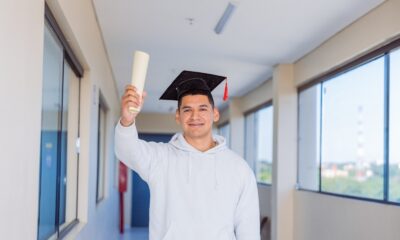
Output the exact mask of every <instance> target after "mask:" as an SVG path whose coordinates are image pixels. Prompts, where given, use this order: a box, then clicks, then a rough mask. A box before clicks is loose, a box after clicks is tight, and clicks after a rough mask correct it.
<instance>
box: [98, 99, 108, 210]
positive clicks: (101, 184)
mask: <svg viewBox="0 0 400 240" xmlns="http://www.w3.org/2000/svg"><path fill="white" fill-rule="evenodd" d="M98 111H99V112H98V125H97V134H98V135H97V188H96V189H97V190H96V202H100V201H101V200H103V198H104V190H105V164H106V154H105V152H106V143H105V141H106V119H107V117H106V116H107V115H106V114H107V108H106V105H105V103H104V100H103V97H102V95H101V94H100V96H99V107H98Z"/></svg>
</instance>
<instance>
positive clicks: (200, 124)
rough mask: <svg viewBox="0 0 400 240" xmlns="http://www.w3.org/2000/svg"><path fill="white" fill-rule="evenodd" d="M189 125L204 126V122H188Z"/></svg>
mask: <svg viewBox="0 0 400 240" xmlns="http://www.w3.org/2000/svg"><path fill="white" fill-rule="evenodd" d="M188 126H189V127H202V126H204V123H188Z"/></svg>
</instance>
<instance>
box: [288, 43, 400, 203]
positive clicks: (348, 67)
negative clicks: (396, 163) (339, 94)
mask: <svg viewBox="0 0 400 240" xmlns="http://www.w3.org/2000/svg"><path fill="white" fill-rule="evenodd" d="M396 50H398V51H400V37H398V38H396V39H394V40H393V39H392V40H391V41H389V42H387V43H386V44H383V45H380V46H378V47H376V48H373V49H371V50H370V51H368V52H366V53H364V54H362V55H360V56H357V57H355V58H353V59H352V60H349V61H347V62H344V63H343V64H340V65H338V66H336V67H334V68H332V69H331V70H330V71H327V72H325V73H322V74H320V75H319V76H316V77H315V78H313V79H311V81H310V82H308V83H305V84H303V85H300V86H299V87H298V88H297V97H298V100H299V98H300V93H301V92H302V91H304V90H306V89H309V88H311V87H314V86H316V85H318V84H320V87H322V84H323V83H324V82H327V81H331V80H334V78H335V77H338V76H340V75H342V74H345V73H347V72H349V71H352V70H354V69H357V68H359V67H362V66H363V65H365V64H368V63H370V62H372V61H374V60H376V59H378V58H380V57H383V59H384V69H383V70H384V76H383V79H384V83H383V84H384V87H383V88H384V93H383V94H384V95H383V98H384V99H383V102H384V106H383V107H384V110H383V112H384V120H383V126H382V127H383V128H384V130H383V132H384V138H383V141H384V143H383V145H384V146H383V151H384V153H383V158H384V159H383V160H384V166H383V198H382V199H373V198H368V197H360V196H352V195H346V194H340V193H333V192H328V191H323V190H322V189H321V186H322V184H321V181H322V180H321V166H322V158H321V153H320V155H319V156H318V157H319V159H318V162H319V167H318V168H319V173H318V174H319V183H318V190H312V189H306V188H302V187H301V184H300V179H299V177H300V173H299V166H300V157H299V148H297V177H296V179H297V183H296V189H297V190H300V191H307V192H313V193H319V194H324V195H329V196H335V197H341V198H347V199H354V200H362V201H367V202H374V203H381V204H387V205H396V206H400V202H393V201H390V200H389V188H390V187H389V134H390V132H389V131H390V129H389V127H390V126H389V117H390V115H389V98H390V89H389V84H390V54H391V53H392V52H394V51H396ZM321 91H322V90H321ZM320 101H322V94H321V99H320ZM298 102H299V101H298ZM320 107H321V108H322V105H321V106H320ZM321 116H322V111H320V117H319V122H320V126H322V117H321ZM299 119H300V105H297V125H298V126H297V134H298V136H300V135H299V132H300V128H299ZM319 138H320V139H319V144H320V145H321V141H322V138H321V136H319ZM297 145H299V143H297ZM320 147H321V146H319V148H320Z"/></svg>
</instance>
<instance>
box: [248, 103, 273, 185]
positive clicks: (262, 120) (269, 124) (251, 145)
mask: <svg viewBox="0 0 400 240" xmlns="http://www.w3.org/2000/svg"><path fill="white" fill-rule="evenodd" d="M245 129H246V136H245V138H246V151H245V155H246V160H247V161H248V162H249V163H250V165H251V166H253V169H254V171H255V174H256V178H257V181H258V182H261V183H268V184H271V183H272V136H273V107H272V104H271V103H268V104H266V105H265V106H263V107H261V108H259V109H257V110H255V111H252V112H250V113H247V114H246V116H245Z"/></svg>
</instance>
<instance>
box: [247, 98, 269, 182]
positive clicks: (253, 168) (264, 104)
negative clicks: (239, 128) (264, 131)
mask: <svg viewBox="0 0 400 240" xmlns="http://www.w3.org/2000/svg"><path fill="white" fill-rule="evenodd" d="M268 107H273V101H272V99H270V100H268V101H266V102H264V103H262V104H260V105H257V106H255V107H253V108H250V109H249V110H247V111H245V112H244V113H243V116H244V138H245V141H244V156H245V158H247V154H248V149H249V148H248V141H247V139H246V137H247V135H248V132H247V131H248V129H247V127H246V119H247V117H248V116H249V115H251V114H254V113H256V112H257V111H259V110H261V109H264V108H268ZM273 121H274V119H273V118H272V124H273ZM272 145H273V144H272ZM271 147H272V148H273V146H271ZM272 151H273V149H272ZM247 161H248V160H247ZM272 161H273V159H272ZM251 163H252V164H251V165H250V167H251V169H252V170H253V172H254V174H255V176H256V180H257V184H259V185H265V186H272V179H271V182H270V183H266V182H260V181H258V179H257V173H256V166H255V164H256V160H252V162H251ZM271 164H272V163H271ZM271 174H272V173H271Z"/></svg>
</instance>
